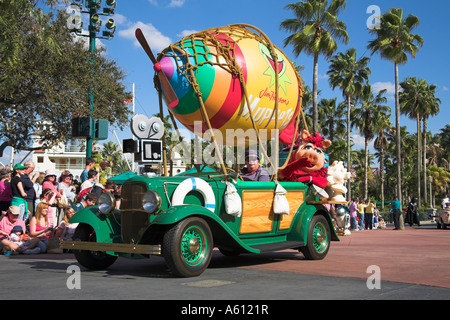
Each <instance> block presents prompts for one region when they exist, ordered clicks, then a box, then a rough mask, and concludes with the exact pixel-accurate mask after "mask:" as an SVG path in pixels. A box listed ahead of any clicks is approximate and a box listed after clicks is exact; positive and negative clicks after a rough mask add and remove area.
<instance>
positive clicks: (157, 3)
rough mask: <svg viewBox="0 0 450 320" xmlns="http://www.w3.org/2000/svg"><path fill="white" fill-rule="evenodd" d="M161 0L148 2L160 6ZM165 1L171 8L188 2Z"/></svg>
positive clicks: (149, 0)
mask: <svg viewBox="0 0 450 320" xmlns="http://www.w3.org/2000/svg"><path fill="white" fill-rule="evenodd" d="M160 1H161V0H148V2H149V3H150V4H152V5H154V6H156V7H158V6H159V5H160ZM163 2H164V6H167V7H169V8H180V7H182V6H183V5H184V3H185V2H186V0H170V2H169V3H168V4H167V5H165V3H166V2H167V1H165V0H164V1H163Z"/></svg>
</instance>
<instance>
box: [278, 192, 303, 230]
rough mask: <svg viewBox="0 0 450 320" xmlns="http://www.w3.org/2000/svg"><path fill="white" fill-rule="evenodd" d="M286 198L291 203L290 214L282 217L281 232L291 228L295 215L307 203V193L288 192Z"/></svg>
mask: <svg viewBox="0 0 450 320" xmlns="http://www.w3.org/2000/svg"><path fill="white" fill-rule="evenodd" d="M286 198H287V200H288V202H289V214H287V215H286V214H282V215H280V219H281V221H280V226H279V229H280V230H286V229H289V228H290V227H291V224H292V221H293V220H294V217H295V214H296V213H297V211H298V208H300V206H301V205H302V204H303V202H305V192H304V191H288V193H287V194H286Z"/></svg>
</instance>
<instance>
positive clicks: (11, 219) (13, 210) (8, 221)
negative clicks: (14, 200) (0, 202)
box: [0, 206, 39, 253]
mask: <svg viewBox="0 0 450 320" xmlns="http://www.w3.org/2000/svg"><path fill="white" fill-rule="evenodd" d="M19 214H20V209H19V207H18V206H10V207H9V209H8V211H7V214H6V216H5V217H4V218H3V219H2V220H1V221H0V250H1V249H3V250H4V251H13V252H15V251H17V252H19V253H22V252H23V251H25V250H26V249H33V248H35V247H36V246H37V245H38V243H39V239H30V238H29V237H28V236H25V237H24V238H23V241H26V248H25V247H22V248H21V247H20V245H18V244H16V243H14V242H13V241H11V240H9V236H10V235H11V231H12V230H13V228H14V227H16V226H20V227H21V228H22V230H26V227H25V222H24V221H23V220H20V219H19Z"/></svg>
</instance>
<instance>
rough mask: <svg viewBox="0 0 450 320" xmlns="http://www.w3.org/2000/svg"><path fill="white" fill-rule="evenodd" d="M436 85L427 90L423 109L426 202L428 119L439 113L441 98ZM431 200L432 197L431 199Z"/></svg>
mask: <svg viewBox="0 0 450 320" xmlns="http://www.w3.org/2000/svg"><path fill="white" fill-rule="evenodd" d="M436 88H437V87H436V85H434V84H431V85H430V86H429V87H428V91H427V100H428V101H427V103H426V104H425V108H424V111H423V119H422V121H423V185H424V191H425V193H424V194H425V198H424V199H425V202H426V201H427V192H426V190H427V188H426V187H427V148H426V147H427V134H426V133H427V121H428V117H429V116H434V115H436V114H438V113H439V103H441V100H440V99H438V98H436V96H435V90H436ZM430 200H431V199H430Z"/></svg>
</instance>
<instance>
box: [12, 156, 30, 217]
mask: <svg viewBox="0 0 450 320" xmlns="http://www.w3.org/2000/svg"><path fill="white" fill-rule="evenodd" d="M26 169H27V167H25V166H24V165H23V164H21V163H17V164H16V165H15V166H14V170H13V173H12V179H11V192H12V199H11V206H17V207H19V209H20V214H19V219H20V220H23V221H25V220H26V218H27V216H28V205H27V201H26V200H25V197H26V196H27V194H26V192H25V190H24V188H23V185H22V181H21V179H20V178H21V177H22V176H23V175H24V174H25V170H26Z"/></svg>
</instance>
